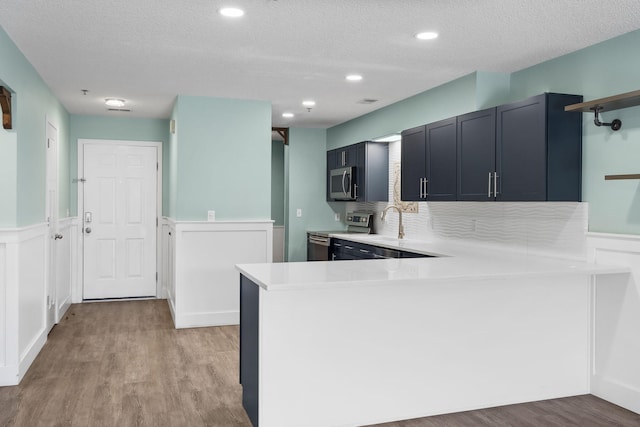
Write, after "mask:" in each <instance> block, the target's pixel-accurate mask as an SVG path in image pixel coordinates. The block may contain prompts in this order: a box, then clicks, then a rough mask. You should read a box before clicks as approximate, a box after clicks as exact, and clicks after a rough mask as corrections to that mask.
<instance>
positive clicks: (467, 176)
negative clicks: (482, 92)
mask: <svg viewBox="0 0 640 427" xmlns="http://www.w3.org/2000/svg"><path fill="white" fill-rule="evenodd" d="M457 127H458V133H457V148H458V191H457V199H458V200H478V201H489V200H495V197H493V195H492V194H490V193H491V190H492V188H493V187H492V186H493V182H492V180H491V179H489V174H493V172H495V170H496V168H495V165H496V157H495V153H496V140H495V136H496V109H495V108H489V109H487V110H481V111H476V112H473V113H469V114H465V115H462V116H458V126H457ZM490 186H491V188H490Z"/></svg>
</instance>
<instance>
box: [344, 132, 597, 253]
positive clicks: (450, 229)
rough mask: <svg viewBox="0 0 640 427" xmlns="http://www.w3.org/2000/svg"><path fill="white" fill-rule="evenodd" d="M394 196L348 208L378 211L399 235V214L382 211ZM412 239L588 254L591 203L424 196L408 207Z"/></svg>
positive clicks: (378, 225)
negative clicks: (414, 207) (414, 208)
mask: <svg viewBox="0 0 640 427" xmlns="http://www.w3.org/2000/svg"><path fill="white" fill-rule="evenodd" d="M399 161H400V142H399V141H398V142H393V143H391V144H390V145H389V164H390V171H389V181H390V185H389V200H390V201H393V200H394V198H393V182H394V176H393V175H394V165H395V164H396V163H398V162H399ZM392 203H393V202H389V203H387V202H374V203H356V202H349V203H348V204H347V206H346V208H347V211H355V210H358V211H371V212H375V213H376V214H377V215H376V216H375V232H376V233H378V234H385V235H389V236H394V235H396V234H397V232H398V214H397V212H396V211H395V210H390V211H389V212H388V213H387V217H386V220H385V222H384V223H383V222H382V221H381V219H380V212H382V210H383V209H384V208H385V207H386V206H388V205H389V204H392ZM402 219H403V223H404V230H405V238H406V239H419V240H431V239H455V240H465V241H468V242H472V243H479V244H480V243H482V244H485V245H489V246H494V245H495V246H500V247H502V248H506V249H509V250H513V251H518V252H522V253H531V254H537V255H548V256H556V257H563V258H571V259H580V260H584V259H586V233H587V229H588V204H587V203H577V202H419V203H418V212H417V213H412V212H404V213H403V216H402Z"/></svg>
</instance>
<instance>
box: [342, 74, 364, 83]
mask: <svg viewBox="0 0 640 427" xmlns="http://www.w3.org/2000/svg"><path fill="white" fill-rule="evenodd" d="M345 78H346V79H347V80H349V81H350V82H359V81H360V80H362V76H361V75H360V74H349V75H348V76H347V77H345Z"/></svg>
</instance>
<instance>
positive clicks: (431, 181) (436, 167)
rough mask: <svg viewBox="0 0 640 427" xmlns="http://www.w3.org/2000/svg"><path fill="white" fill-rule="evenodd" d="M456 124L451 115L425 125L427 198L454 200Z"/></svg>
mask: <svg viewBox="0 0 640 427" xmlns="http://www.w3.org/2000/svg"><path fill="white" fill-rule="evenodd" d="M456 124H457V120H456V118H455V117H453V118H450V119H446V120H441V121H439V122H436V123H431V124H428V125H427V127H426V140H427V185H426V187H427V188H426V193H427V200H432V201H434V200H435V201H437V200H456V189H457V185H456V184H457V177H458V174H457V167H456V165H457V157H456V152H457V150H456V133H457V132H456Z"/></svg>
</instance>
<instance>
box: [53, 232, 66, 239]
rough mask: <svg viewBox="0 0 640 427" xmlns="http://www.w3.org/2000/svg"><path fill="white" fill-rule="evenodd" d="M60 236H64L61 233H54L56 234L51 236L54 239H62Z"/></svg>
mask: <svg viewBox="0 0 640 427" xmlns="http://www.w3.org/2000/svg"><path fill="white" fill-rule="evenodd" d="M62 237H64V236H62V234H58V233H56V235H55V236H54V237H53V238H54V240H59V239H62Z"/></svg>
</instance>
